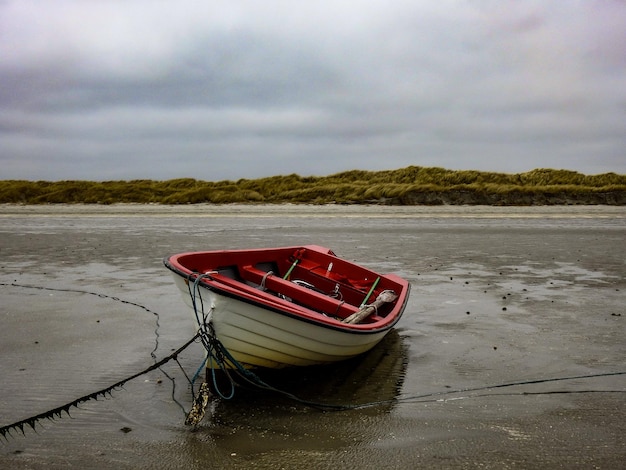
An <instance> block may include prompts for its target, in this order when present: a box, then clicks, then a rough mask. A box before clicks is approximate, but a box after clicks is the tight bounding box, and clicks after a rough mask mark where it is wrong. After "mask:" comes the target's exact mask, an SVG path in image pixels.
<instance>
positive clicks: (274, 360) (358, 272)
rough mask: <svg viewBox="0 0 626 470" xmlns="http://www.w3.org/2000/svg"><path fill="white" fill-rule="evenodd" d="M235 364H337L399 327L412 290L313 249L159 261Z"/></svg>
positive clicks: (213, 254) (191, 255)
mask: <svg viewBox="0 0 626 470" xmlns="http://www.w3.org/2000/svg"><path fill="white" fill-rule="evenodd" d="M164 263H165V266H166V267H167V268H169V269H170V270H171V271H172V272H173V273H174V279H175V282H176V285H177V286H178V288H179V289H180V290H181V291H182V292H183V294H184V298H185V300H186V302H187V303H188V304H189V305H190V306H191V307H192V308H193V309H194V311H195V313H196V321H197V322H198V326H199V327H200V328H201V329H202V328H206V327H207V325H210V328H211V329H212V331H213V332H214V335H215V337H216V338H217V339H218V340H219V341H221V343H222V344H223V345H224V347H225V348H226V349H227V350H228V351H229V353H230V354H231V355H232V356H233V358H234V359H235V360H236V361H238V362H240V363H241V364H244V365H246V366H261V367H268V368H280V367H284V366H309V365H314V364H326V363H332V362H337V361H342V360H345V359H349V358H352V357H355V356H357V355H359V354H362V353H364V352H366V351H369V350H370V349H372V348H373V347H374V346H375V345H376V344H378V343H379V342H380V341H381V340H382V339H383V338H384V337H385V335H386V334H387V333H389V331H390V330H391V329H392V327H393V326H394V325H395V324H396V323H397V322H398V320H399V319H400V316H401V315H402V312H403V311H404V308H405V306H406V303H407V300H408V296H409V290H410V285H409V283H408V282H407V281H406V280H404V279H402V278H400V277H398V276H396V275H394V274H380V273H377V272H375V271H372V270H370V269H367V268H365V267H362V266H359V265H357V264H354V263H351V262H349V261H346V260H344V259H342V258H339V257H337V256H336V255H335V254H334V253H333V252H332V251H330V250H329V249H327V248H322V247H319V246H316V245H307V246H296V247H284V248H271V249H252V250H230V251H210V252H192V253H182V254H177V255H173V256H170V257H169V258H166V259H165V260H164Z"/></svg>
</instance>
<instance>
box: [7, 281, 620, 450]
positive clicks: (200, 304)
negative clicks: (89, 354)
mask: <svg viewBox="0 0 626 470" xmlns="http://www.w3.org/2000/svg"><path fill="white" fill-rule="evenodd" d="M192 276H194V275H192ZM192 276H189V279H188V280H189V281H190V282H189V294H190V296H191V300H192V305H193V307H194V313H195V315H196V321H197V322H198V327H199V329H198V332H197V333H196V334H195V335H194V336H193V338H191V339H190V340H188V341H187V342H186V343H185V344H184V345H182V346H181V347H180V348H178V349H177V350H176V351H174V352H173V353H172V354H170V355H169V356H167V357H165V358H163V359H161V360H160V361H156V355H155V354H154V351H153V353H152V354H151V355H152V357H153V358H154V359H155V363H154V364H152V365H151V366H149V367H147V368H146V369H144V370H142V371H141V372H137V373H136V374H133V375H131V376H130V377H127V378H125V379H123V380H120V381H119V382H116V383H114V384H113V385H110V386H108V387H106V388H103V389H100V390H98V391H96V392H93V393H90V394H88V395H85V396H82V397H79V398H76V399H74V400H72V401H70V402H68V403H66V404H64V405H61V406H58V407H56V408H53V409H51V410H48V411H45V412H43V413H39V414H37V415H34V416H30V417H28V418H25V419H22V420H20V421H16V422H15V423H12V424H8V425H5V426H2V427H0V435H2V437H4V438H5V439H6V437H7V435H10V433H11V431H16V430H19V431H20V432H21V433H22V434H25V431H24V429H25V427H26V426H30V427H31V428H32V429H33V430H35V426H36V424H37V423H38V422H39V421H41V420H44V419H49V420H53V419H55V418H61V417H62V414H63V412H65V413H66V414H67V415H68V416H70V413H69V411H70V409H71V408H73V407H78V405H80V404H81V403H84V402H86V401H89V400H98V397H105V396H106V395H111V392H112V391H113V390H115V389H116V388H119V387H122V386H123V385H124V384H125V383H127V382H129V381H131V380H133V379H135V378H137V377H140V376H142V375H144V374H147V373H149V372H151V371H153V370H155V369H159V368H160V367H161V366H163V365H164V364H166V363H168V362H169V361H171V360H174V361H176V362H177V363H178V365H179V367H180V368H181V369H182V370H183V373H184V374H185V377H186V378H187V380H188V382H189V383H190V385H191V392H192V395H193V398H194V406H193V408H200V409H201V411H199V412H198V411H197V409H196V410H193V409H192V411H190V414H189V415H188V421H189V420H190V418H193V423H192V424H197V423H198V422H199V421H200V420H201V419H202V417H203V416H204V409H205V408H206V406H207V398H208V389H207V387H206V385H207V384H206V383H203V384H202V386H201V388H200V393H199V395H198V396H197V397H196V396H195V394H194V388H193V386H194V382H195V380H196V378H197V377H198V376H199V374H200V371H201V370H202V368H204V366H205V365H206V363H207V361H210V366H211V370H212V371H213V385H214V390H215V391H216V393H217V394H218V396H220V397H221V398H223V399H226V400H228V399H231V398H232V397H233V396H234V394H235V387H236V385H237V382H236V381H235V379H234V378H233V375H232V374H234V375H236V376H237V377H238V378H240V379H241V380H243V381H244V382H246V383H248V384H250V385H252V386H254V387H257V388H259V389H262V390H267V391H270V392H273V393H277V394H280V395H282V396H285V397H287V398H289V399H291V400H293V401H295V402H297V403H300V404H302V405H305V406H308V407H311V408H316V409H321V410H326V411H348V410H358V409H363V408H371V407H376V406H383V405H390V404H394V403H399V402H415V403H423V402H432V401H446V400H445V399H443V398H441V397H443V396H446V395H455V394H460V393H473V392H481V391H488V390H493V389H502V388H510V387H516V386H523V385H536V384H542V383H550V382H561V381H568V380H585V379H592V378H598V377H610V376H619V375H626V371H617V372H604V373H596V374H586V375H575V376H565V377H549V378H543V379H531V380H521V381H515V382H506V383H500V384H493V385H485V386H480V387H469V388H459V389H454V390H444V391H437V392H430V393H425V394H419V395H410V396H404V397H395V398H392V399H389V400H380V401H372V402H367V403H360V404H333V403H323V402H317V401H311V400H305V399H302V398H299V397H298V396H296V395H294V394H292V393H290V392H287V391H284V390H280V389H278V388H276V387H273V386H271V385H269V384H267V383H266V382H264V381H263V380H262V379H261V378H260V377H258V375H256V374H255V373H254V372H252V371H251V370H249V369H246V368H245V367H244V365H243V364H241V363H240V362H239V361H237V360H236V359H235V358H234V357H233V356H232V355H231V353H230V352H229V351H228V349H227V348H226V347H225V346H224V345H223V344H222V342H221V341H220V340H219V339H218V338H217V337H216V335H215V331H214V330H213V326H212V324H211V314H212V308H213V307H212V306H211V308H210V309H209V311H205V308H204V299H203V298H202V293H201V290H200V289H199V283H200V281H201V279H203V278H206V277H210V273H209V274H198V275H195V278H194V279H193V282H191V281H192ZM0 286H14V287H24V288H32V289H41V290H53V291H60V292H76V293H83V294H90V295H95V296H98V297H100V298H109V299H112V300H116V301H119V302H122V303H125V304H129V305H133V306H136V307H140V308H142V309H144V310H146V311H148V312H150V313H152V314H154V315H156V316H157V329H158V314H157V313H156V312H153V311H151V310H150V309H148V308H147V307H145V306H143V305H141V304H136V303H134V302H129V301H125V300H122V299H120V298H118V297H114V296H109V295H106V294H98V293H95V292H90V291H84V290H79V289H59V288H51V287H42V286H31V285H23V284H17V283H0ZM192 287H193V289H192ZM197 339H199V340H200V342H201V343H202V345H203V346H204V348H205V350H206V358H205V360H204V361H203V362H202V364H201V365H200V367H199V368H198V370H197V371H196V373H195V374H194V376H193V378H192V379H190V378H189V376H188V375H187V373H186V372H185V370H184V369H183V367H182V365H181V364H180V362H179V361H178V355H179V354H180V353H181V352H182V351H184V350H185V349H186V348H187V347H189V346H190V345H191V344H192V343H193V342H194V341H196V340H197ZM157 347H158V334H157ZM155 351H156V348H155ZM213 361H215V364H216V365H217V366H218V369H219V370H221V371H223V372H224V374H225V376H226V377H227V378H228V379H229V382H230V387H231V388H230V390H229V392H228V393H224V392H223V391H221V390H220V389H219V387H218V384H217V379H216V376H215V373H216V368H215V367H213ZM231 373H232V374H231ZM171 380H172V379H171ZM172 381H173V380H172ZM174 386H175V383H174ZM172 393H173V392H172ZM570 393H571V394H575V393H626V390H556V391H554V390H553V391H546V392H517V393H484V394H474V395H471V396H467V397H458V398H451V399H450V400H459V399H467V398H478V397H486V396H496V395H498V396H499V395H550V394H570ZM175 401H176V400H175ZM177 403H178V402H177ZM179 406H181V407H182V405H180V403H179ZM183 411H184V407H183ZM192 412H194V413H195V414H194V416H192ZM186 423H187V424H189V423H188V422H186Z"/></svg>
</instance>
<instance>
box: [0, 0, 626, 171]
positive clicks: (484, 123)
mask: <svg viewBox="0 0 626 470" xmlns="http://www.w3.org/2000/svg"><path fill="white" fill-rule="evenodd" d="M197 3H198V2H186V1H182V2H178V3H177V4H175V5H174V4H171V5H170V4H167V3H155V2H151V1H144V0H134V1H130V2H101V1H89V2H70V1H58V0H55V1H54V2H52V1H45V0H40V1H32V0H19V1H5V2H3V3H0V31H2V34H0V51H1V57H2V60H0V83H2V85H1V86H0V148H2V151H1V152H0V164H1V167H2V170H1V173H0V177H2V178H4V179H7V178H23V179H79V178H80V179H83V178H86V179H95V180H105V179H130V178H153V179H169V178H175V177H181V176H192V177H197V178H201V179H209V180H219V179H238V178H242V177H243V178H254V177H260V176H268V175H275V174H285V173H300V174H303V175H308V174H317V175H322V174H330V173H334V172H338V171H343V170H347V169H354V168H358V169H370V170H377V169H392V168H399V167H403V166H407V165H424V166H433V165H436V166H443V167H447V168H452V169H464V168H468V169H480V170H492V171H509V172H518V171H526V170H530V169H533V168H538V167H552V168H568V169H573V170H579V171H583V172H586V173H600V172H605V171H616V172H620V173H625V172H626V155H625V154H624V149H625V148H626V119H625V118H626V85H624V83H626V80H625V79H626V4H624V2H620V1H616V0H614V1H609V0H590V1H588V2H579V3H576V4H571V5H568V6H567V7H565V6H564V5H563V4H562V2H557V1H556V0H550V1H538V0H537V1H528V2H515V1H506V0H505V1H498V2H495V1H490V0H484V1H471V0H466V1H462V0H458V1H453V0H448V1H443V2H436V3H433V2H426V1H410V2H409V1H406V2H403V1H399V2H393V3H392V4H389V2H382V1H379V2H376V1H374V2H372V1H370V2H343V1H334V2H326V1H322V2H306V3H304V4H302V5H296V4H294V3H293V2H284V1H269V2H253V1H234V0H231V1H224V2H220V1H216V2H210V3H208V2H207V3H206V4H201V5H200V6H199V5H197Z"/></svg>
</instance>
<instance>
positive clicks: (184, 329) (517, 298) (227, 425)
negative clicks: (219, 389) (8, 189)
mask: <svg viewBox="0 0 626 470" xmlns="http://www.w3.org/2000/svg"><path fill="white" fill-rule="evenodd" d="M0 234H1V236H0V372H1V374H2V381H0V426H5V425H8V424H11V423H13V422H16V421H18V420H21V419H25V418H28V417H29V416H33V415H37V414H39V413H42V412H45V411H46V410H49V409H53V408H55V407H58V406H60V405H63V404H65V403H68V402H70V401H71V400H73V399H75V398H77V397H81V396H84V395H86V394H89V393H91V392H94V391H96V390H99V389H102V388H105V387H107V386H108V385H110V384H112V383H116V382H117V381H119V380H122V379H124V378H125V377H128V376H130V375H132V374H134V373H136V372H138V371H141V370H143V369H144V368H146V367H148V366H150V365H151V364H153V363H154V362H155V361H156V360H158V359H160V358H162V357H166V356H168V355H169V354H171V352H172V351H173V350H175V349H177V348H178V347H180V346H181V345H182V344H184V343H185V342H186V341H187V340H188V339H190V338H191V337H192V336H193V334H194V322H193V318H192V315H193V314H192V312H190V311H188V310H187V308H186V307H185V306H184V304H183V301H182V299H181V298H180V294H179V293H178V290H177V289H176V288H175V286H174V284H173V281H172V280H171V277H170V273H169V271H168V270H166V269H165V268H164V266H163V264H162V259H163V257H165V256H167V255H169V254H172V253H176V252H182V251H196V250H212V249H230V248H250V247H269V246H283V245H301V244H318V245H323V246H327V247H329V248H331V249H332V250H333V251H335V253H337V254H338V255H339V256H342V257H344V258H347V259H350V260H354V261H356V262H359V263H361V264H364V265H367V266H369V267H372V268H373V269H375V270H378V271H381V272H394V273H396V274H398V275H400V276H403V277H405V278H406V279H408V280H409V281H410V282H411V284H412V291H411V298H410V300H409V304H408V306H407V309H406V310H405V312H404V316H403V317H402V319H401V321H400V322H399V323H398V325H397V327H396V328H395V329H394V330H393V332H392V333H391V334H389V335H388V336H387V337H386V338H385V340H384V341H383V342H382V343H381V344H380V345H379V346H378V347H377V348H375V349H374V350H373V351H372V352H371V353H369V354H367V355H365V356H364V357H361V358H359V359H358V360H356V361H350V362H348V363H344V364H338V365H335V366H329V367H324V368H315V369H312V370H310V371H299V372H292V371H289V370H285V371H282V372H280V373H278V374H271V377H270V378H271V380H272V381H273V383H275V384H277V385H279V386H280V387H289V389H290V391H292V392H294V393H295V394H297V395H299V396H302V397H303V398H307V399H315V400H320V401H326V402H331V403H339V404H367V403H375V402H379V403H378V404H377V405H373V406H367V407H364V408H358V409H353V410H343V411H332V412H331V411H320V410H318V409H314V408H310V407H306V406H304V405H302V404H300V403H297V402H293V401H290V400H288V399H287V398H285V397H283V396H280V395H273V394H269V393H261V392H258V391H251V390H242V391H240V392H241V393H239V391H238V393H237V395H236V396H235V399H233V400H231V401H227V400H222V399H215V400H214V401H213V402H212V404H211V406H210V409H209V412H208V415H207V416H206V418H205V420H204V421H203V422H202V423H201V424H200V425H199V426H198V427H197V428H195V429H191V428H189V427H187V426H185V425H184V419H185V411H188V410H189V408H190V406H191V392H190V388H189V383H188V380H187V379H188V377H190V376H193V375H194V373H195V372H196V370H197V368H198V367H199V366H200V364H201V362H202V359H203V351H202V348H201V346H200V345H199V344H194V345H192V346H191V347H189V348H188V349H186V350H185V351H184V352H183V353H182V354H181V355H180V356H179V357H178V362H176V361H170V362H168V363H167V364H166V365H165V366H163V367H162V368H161V369H160V370H155V371H153V372H150V373H148V374H146V375H144V376H141V377H139V378H137V379H134V380H132V381H129V382H128V383H126V384H125V385H124V387H122V388H118V389H115V390H114V391H113V392H112V393H111V394H107V395H106V396H104V397H100V398H99V399H98V400H90V401H87V402H85V403H82V404H80V405H79V406H78V407H74V408H72V409H70V410H69V411H70V415H71V416H68V415H67V414H65V413H62V414H61V416H60V417H57V418H55V419H53V420H43V421H41V422H39V423H37V424H36V425H35V430H32V429H31V428H30V427H28V426H26V427H25V428H24V433H23V434H22V432H21V431H19V430H14V431H12V432H10V434H8V435H6V438H4V439H2V443H1V444H0V467H1V468H15V469H40V468H41V469H43V468H46V469H57V468H58V469H61V468H68V467H72V466H73V467H78V468H86V469H89V468H94V469H95V468H98V469H102V468H111V469H113V468H115V469H124V468H128V469H131V468H132V469H137V468H189V469H196V468H197V469H201V468H202V469H204V468H233V469H235V468H267V469H269V468H272V469H275V468H287V469H289V468H298V469H304V468H312V469H316V468H346V469H351V468H475V467H481V468H568V469H570V468H617V467H619V466H620V465H622V464H623V462H624V461H626V411H625V410H626V407H625V406H624V405H626V361H625V360H624V358H625V357H626V342H625V341H624V338H625V337H626V308H625V305H626V297H625V292H626V208H625V207H623V206H549V207H548V206H538V207H492V206H438V207H425V206H341V205H324V206H316V205H291V204H286V205H210V204H197V205H184V206H163V205H141V204H119V205H117V204H114V205H109V206H100V205H42V206H29V205H0ZM268 380H269V379H268Z"/></svg>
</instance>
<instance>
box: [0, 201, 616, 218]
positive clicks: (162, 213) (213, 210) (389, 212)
mask: <svg viewBox="0 0 626 470" xmlns="http://www.w3.org/2000/svg"><path fill="white" fill-rule="evenodd" d="M30 216H39V217H46V216H49V217H77V216H81V217H122V216H123V217H133V216H135V217H145V216H153V217H276V216H284V217H332V216H341V217H364V216H365V217H378V218H420V217H428V218H431V217H434V218H445V217H457V218H472V219H476V218H500V217H509V218H572V217H579V218H618V219H624V218H626V206H612V205H597V206H595V205H594V206H586V205H565V204H564V205H551V206H491V205H442V206H429V205H414V206H386V205H378V204H371V205H361V204H359V205H343V204H321V205H318V204H291V203H283V204H211V203H199V204H183V205H165V204H143V203H116V204H108V205H100V204H41V205H40V204H14V203H7V204H0V217H30Z"/></svg>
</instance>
